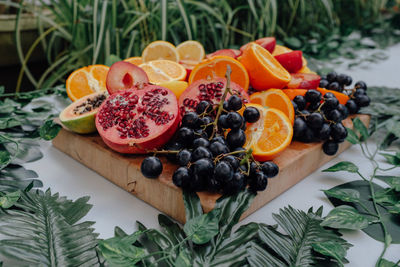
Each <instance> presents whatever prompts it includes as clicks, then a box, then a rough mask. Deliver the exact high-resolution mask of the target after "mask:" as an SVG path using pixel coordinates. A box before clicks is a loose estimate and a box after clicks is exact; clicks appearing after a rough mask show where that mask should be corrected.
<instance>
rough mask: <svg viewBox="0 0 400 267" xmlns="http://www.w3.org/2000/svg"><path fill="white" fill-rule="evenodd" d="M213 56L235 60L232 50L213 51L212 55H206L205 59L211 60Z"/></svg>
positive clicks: (235, 56) (234, 53)
mask: <svg viewBox="0 0 400 267" xmlns="http://www.w3.org/2000/svg"><path fill="white" fill-rule="evenodd" d="M214 56H227V57H232V58H237V55H236V52H235V51H234V50H233V49H220V50H217V51H215V52H214V53H211V54H207V55H206V58H207V59H208V58H212V57H214Z"/></svg>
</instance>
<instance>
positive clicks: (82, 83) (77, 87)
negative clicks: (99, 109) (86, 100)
mask: <svg viewBox="0 0 400 267" xmlns="http://www.w3.org/2000/svg"><path fill="white" fill-rule="evenodd" d="M108 69H109V68H108V67H107V66H105V65H90V66H87V67H83V68H80V69H77V70H75V71H74V72H72V73H71V74H70V75H69V77H68V79H67V81H66V84H65V87H66V89H67V94H68V97H69V98H70V99H71V100H72V101H76V100H78V99H79V98H82V97H84V96H87V95H90V94H93V93H95V92H100V91H105V90H107V88H106V79H107V73H108Z"/></svg>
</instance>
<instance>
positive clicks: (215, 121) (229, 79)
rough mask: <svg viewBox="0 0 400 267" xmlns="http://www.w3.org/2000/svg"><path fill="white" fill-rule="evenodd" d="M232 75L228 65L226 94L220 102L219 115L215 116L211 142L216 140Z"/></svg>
mask: <svg viewBox="0 0 400 267" xmlns="http://www.w3.org/2000/svg"><path fill="white" fill-rule="evenodd" d="M231 73H232V69H231V66H230V65H227V66H226V73H225V77H226V87H225V91H224V94H223V95H222V98H221V100H220V101H219V105H218V111H217V115H216V116H215V120H214V122H213V124H214V127H213V131H212V134H211V136H210V140H211V139H213V138H214V135H215V133H216V132H217V128H218V119H219V116H221V113H222V110H223V105H224V101H225V98H226V96H227V95H228V91H229V90H230V87H231Z"/></svg>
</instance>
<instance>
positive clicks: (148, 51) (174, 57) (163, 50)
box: [142, 41, 179, 62]
mask: <svg viewBox="0 0 400 267" xmlns="http://www.w3.org/2000/svg"><path fill="white" fill-rule="evenodd" d="M158 59H166V60H171V61H175V62H179V54H178V51H177V50H176V47H175V46H174V45H173V44H171V43H169V42H166V41H155V42H152V43H150V44H149V45H147V46H146V48H145V49H144V50H143V52H142V60H143V62H149V61H152V60H158Z"/></svg>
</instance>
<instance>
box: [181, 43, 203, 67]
mask: <svg viewBox="0 0 400 267" xmlns="http://www.w3.org/2000/svg"><path fill="white" fill-rule="evenodd" d="M176 50H177V51H178V54H179V60H180V61H187V60H189V61H197V62H199V61H201V60H203V58H204V57H205V54H206V53H205V51H204V47H203V45H202V44H201V43H199V42H197V41H192V40H189V41H185V42H183V43H180V44H179V45H178V46H177V47H176Z"/></svg>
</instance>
